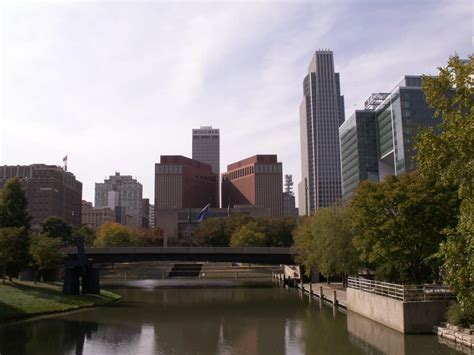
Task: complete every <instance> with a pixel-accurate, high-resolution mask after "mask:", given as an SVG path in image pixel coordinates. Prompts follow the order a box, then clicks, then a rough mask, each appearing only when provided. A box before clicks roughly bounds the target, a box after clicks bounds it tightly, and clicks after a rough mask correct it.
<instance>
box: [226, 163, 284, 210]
mask: <svg viewBox="0 0 474 355" xmlns="http://www.w3.org/2000/svg"><path fill="white" fill-rule="evenodd" d="M282 180H283V179H282V164H281V163H279V162H278V161H277V156H276V155H255V156H253V157H250V158H247V159H243V160H241V161H238V162H236V163H233V164H230V165H228V166H227V172H226V173H224V174H223V175H222V206H223V207H226V206H228V207H231V208H232V207H234V205H256V206H260V207H264V208H269V209H270V215H272V216H281V215H282V214H283V206H282V204H283V197H282V191H283V181H282Z"/></svg>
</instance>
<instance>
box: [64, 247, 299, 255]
mask: <svg viewBox="0 0 474 355" xmlns="http://www.w3.org/2000/svg"><path fill="white" fill-rule="evenodd" d="M61 251H62V252H63V253H65V254H68V255H75V254H77V250H76V248H63V249H61ZM181 253H183V254H193V253H195V254H275V255H278V254H292V255H293V254H296V253H295V250H294V249H293V248H280V247H166V248H165V247H89V248H86V254H87V255H94V254H95V255H97V254H181Z"/></svg>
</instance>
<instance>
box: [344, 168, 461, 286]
mask: <svg viewBox="0 0 474 355" xmlns="http://www.w3.org/2000/svg"><path fill="white" fill-rule="evenodd" d="M350 208H351V221H352V230H353V233H354V235H355V238H354V245H355V247H356V249H357V250H358V252H359V253H360V257H361V260H362V261H363V262H365V263H367V264H369V265H372V266H374V268H375V271H376V277H377V278H380V279H384V280H387V281H393V282H411V283H420V282H426V281H432V280H433V279H436V278H437V276H438V274H439V266H440V260H439V258H436V253H437V252H438V248H439V244H440V243H441V242H442V241H444V240H445V235H444V234H443V230H444V229H445V228H447V227H450V226H453V225H455V224H456V220H457V213H458V209H459V200H458V198H457V194H456V192H455V189H454V188H453V187H452V186H446V185H442V184H440V183H438V182H436V181H434V180H432V179H427V178H424V177H423V176H421V175H420V174H417V173H409V174H404V175H402V176H400V177H398V176H389V177H386V178H385V180H384V181H383V182H380V183H373V182H368V181H364V182H362V183H361V184H360V185H359V188H358V189H357V190H356V192H355V195H354V197H353V199H352V200H351V202H350Z"/></svg>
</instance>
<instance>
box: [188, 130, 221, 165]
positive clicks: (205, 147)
mask: <svg viewBox="0 0 474 355" xmlns="http://www.w3.org/2000/svg"><path fill="white" fill-rule="evenodd" d="M219 149H220V138H219V129H216V128H212V126H201V128H199V129H193V159H194V160H198V161H201V162H203V163H206V164H209V165H210V166H212V172H213V173H215V174H219V173H220V153H219Z"/></svg>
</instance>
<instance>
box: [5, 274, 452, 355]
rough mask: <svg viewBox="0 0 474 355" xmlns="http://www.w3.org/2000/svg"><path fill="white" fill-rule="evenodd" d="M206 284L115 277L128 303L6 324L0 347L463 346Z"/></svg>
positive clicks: (249, 354) (289, 295) (437, 350)
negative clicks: (407, 334) (171, 282)
mask: <svg viewBox="0 0 474 355" xmlns="http://www.w3.org/2000/svg"><path fill="white" fill-rule="evenodd" d="M182 285H185V286H187V287H179V286H182ZM198 286H199V287H198ZM202 286H204V285H203V284H202V283H198V284H196V283H195V282H194V281H187V282H177V283H174V284H170V283H169V282H168V283H167V282H163V281H151V280H148V281H147V280H143V281H129V282H121V283H120V284H109V285H107V286H106V288H107V289H110V290H112V291H114V292H116V293H119V294H121V295H122V296H123V301H122V302H121V303H119V304H116V305H114V306H109V307H101V308H93V309H86V310H81V311H76V312H71V313H67V314H60V315H55V316H50V317H42V318H39V319H35V320H29V321H24V322H18V323H12V324H9V325H3V326H0V354H1V355H21V354H41V355H43V354H93V355H97V354H99V355H102V354H111V355H112V354H113V355H118V354H133V355H141V354H166V355H168V354H206V355H207V354H232V355H233V354H245V355H253V354H262V355H278V354H288V355H290V354H383V353H389V354H414V355H415V354H416V355H419V354H459V353H458V352H456V351H455V350H453V349H451V348H449V347H447V346H446V345H443V344H440V343H439V341H438V339H437V337H436V336H432V335H410V336H404V335H402V334H400V333H397V332H396V331H393V330H391V329H389V328H386V327H384V326H382V325H379V324H377V323H375V322H372V321H370V320H368V319H365V318H363V317H360V316H358V315H355V314H352V313H348V314H345V313H343V312H340V311H334V310H333V309H332V308H331V307H330V306H326V305H321V304H320V303H319V301H318V300H316V299H312V300H310V299H309V297H308V296H307V295H302V294H301V293H300V292H299V291H297V290H294V289H283V288H277V287H252V288H250V287H248V288H242V287H229V286H230V285H229V284H228V283H224V284H220V283H216V282H214V283H213V284H212V285H208V286H207V287H202ZM219 286H222V287H219ZM224 286H226V287H224Z"/></svg>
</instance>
